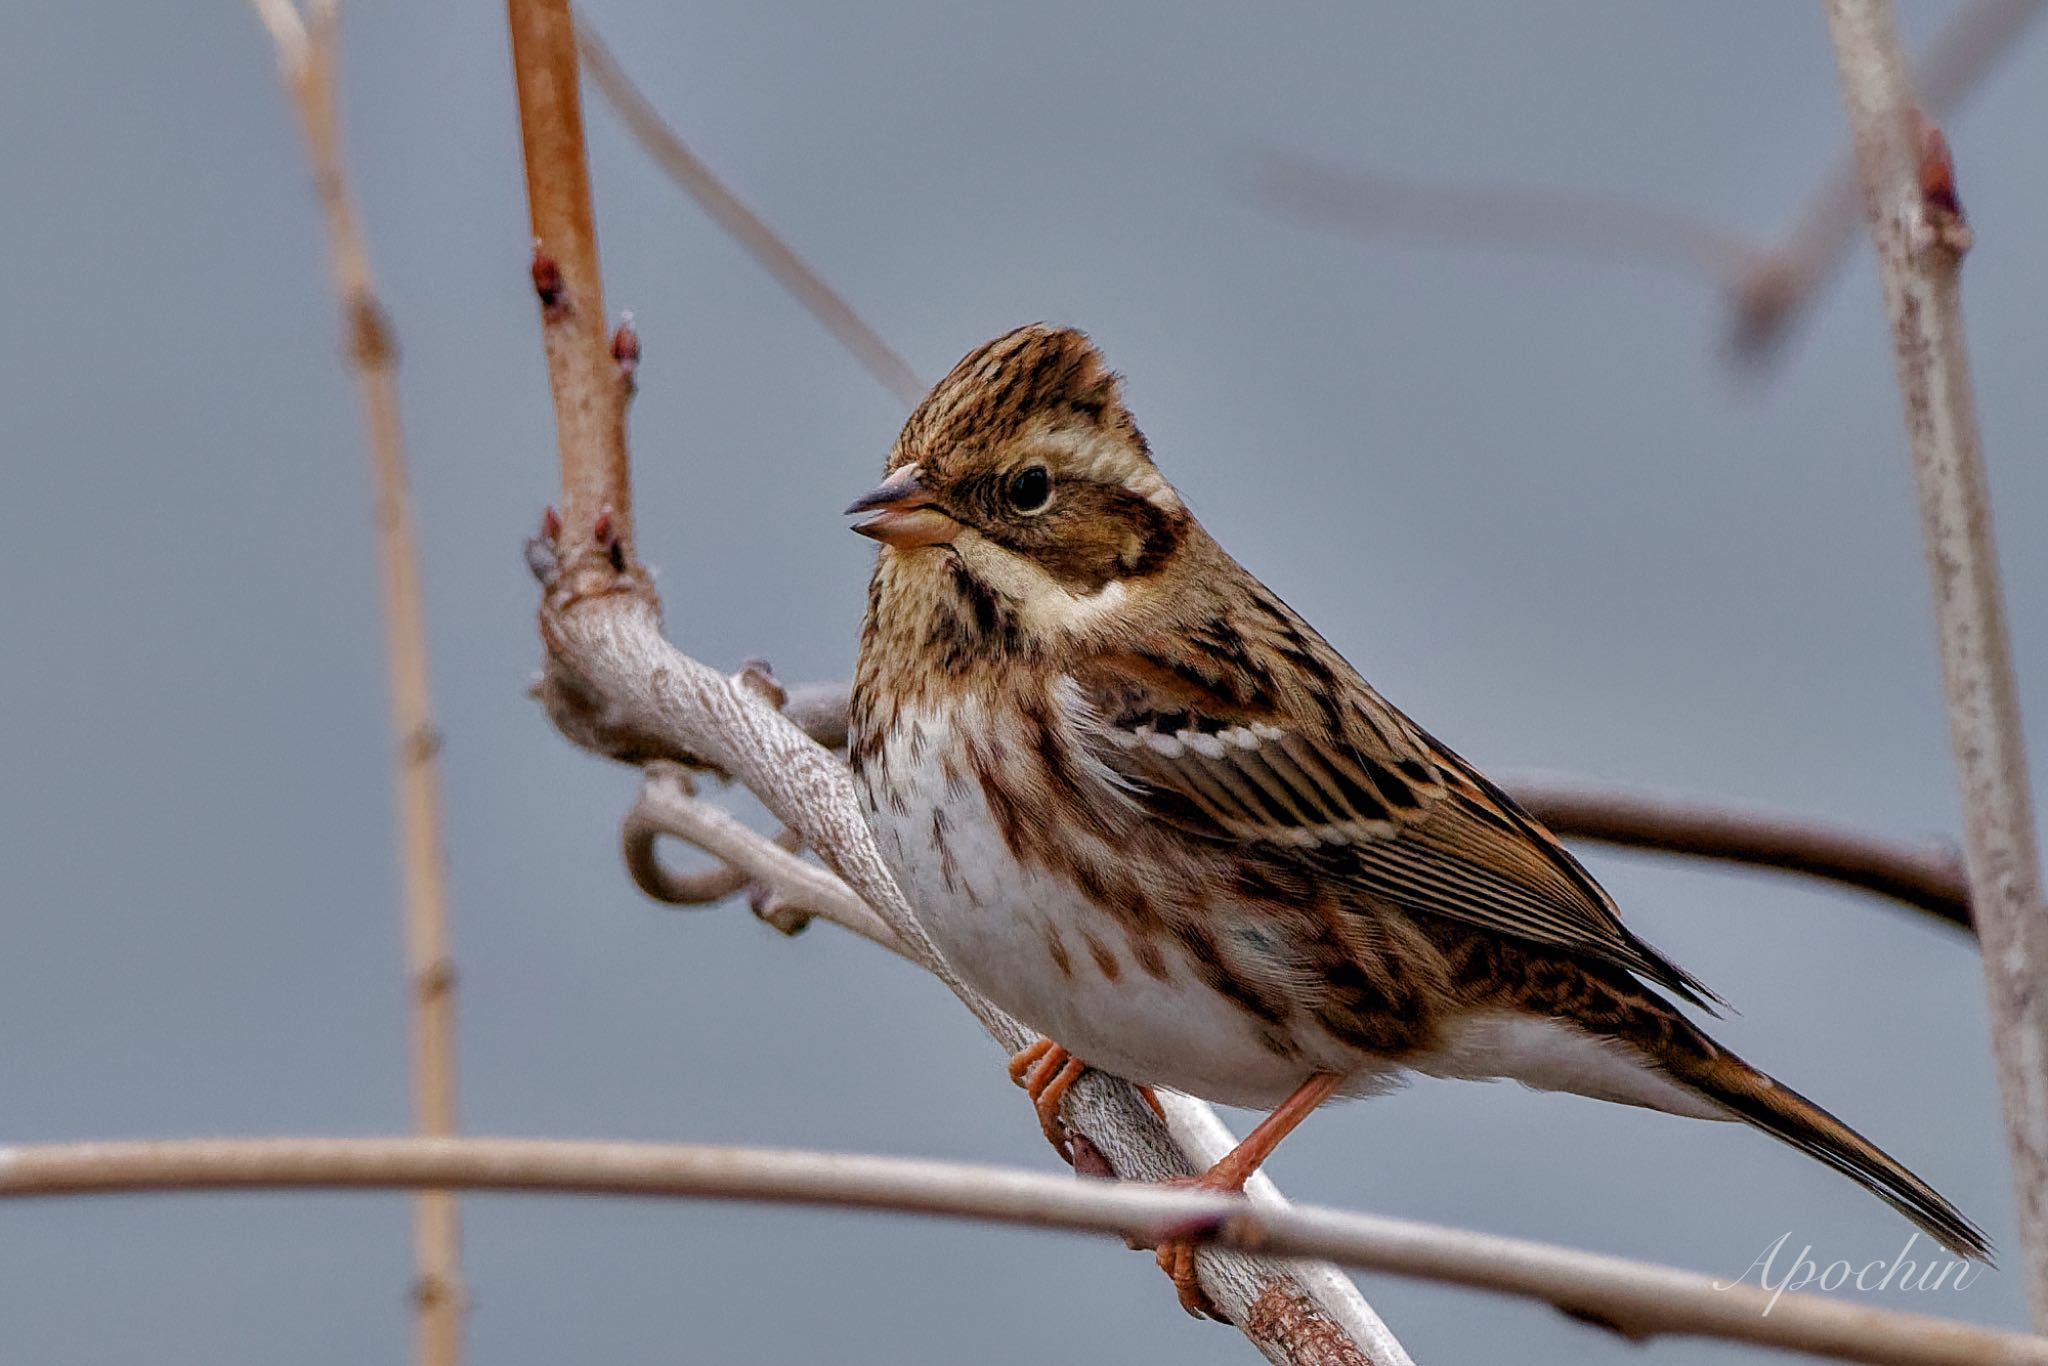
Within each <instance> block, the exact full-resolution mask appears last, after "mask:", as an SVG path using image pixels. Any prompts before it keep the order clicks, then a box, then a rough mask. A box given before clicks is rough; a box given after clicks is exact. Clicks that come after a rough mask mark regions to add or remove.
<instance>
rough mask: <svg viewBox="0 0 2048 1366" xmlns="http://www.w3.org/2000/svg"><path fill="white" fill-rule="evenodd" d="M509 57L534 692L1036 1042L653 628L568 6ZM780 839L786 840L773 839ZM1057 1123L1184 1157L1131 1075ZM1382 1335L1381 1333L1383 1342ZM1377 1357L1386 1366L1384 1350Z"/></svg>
mask: <svg viewBox="0 0 2048 1366" xmlns="http://www.w3.org/2000/svg"><path fill="white" fill-rule="evenodd" d="M508 8H509V13H510V22H511V29H512V37H513V42H512V51H513V64H514V66H515V68H516V71H517V82H516V84H517V88H518V94H519V106H520V124H521V129H522V132H523V138H524V146H525V152H526V173H527V182H528V199H529V204H530V207H531V210H532V215H533V231H534V237H535V239H536V243H537V245H536V249H535V261H534V282H535V287H536V290H537V292H538V294H539V296H540V301H541V318H542V333H543V336H544V338H545V340H546V349H547V358H548V371H549V377H550V382H551V388H552V390H553V394H554V399H555V411H556V428H557V435H558V438H559V444H560V447H561V457H562V485H563V511H562V515H561V516H560V517H559V518H554V517H552V516H551V517H550V519H549V520H548V522H547V523H545V524H544V526H543V535H542V537H541V539H540V541H539V542H537V543H535V544H534V545H533V546H532V547H530V548H529V561H530V562H531V563H532V564H533V565H534V567H535V569H536V572H537V573H539V574H540V575H541V577H542V579H543V584H544V592H543V601H542V606H541V612H540V629H541V637H542V640H543V643H544V645H545V647H546V664H545V669H544V672H543V675H542V679H541V681H540V683H539V684H538V685H537V687H536V690H535V691H536V695H537V696H538V697H539V698H540V700H541V702H542V704H543V706H544V707H545V708H546V709H547V712H548V715H549V717H550V718H551V719H552V720H553V721H554V722H555V724H556V725H557V727H558V728H559V729H561V730H562V732H563V734H564V735H566V736H567V737H569V738H570V739H571V740H572V741H573V742H575V743H577V744H580V745H583V746H584V747H586V748H591V749H594V750H596V751H597V752H599V753H603V754H606V755H608V756H610V757H614V758H624V759H627V760H629V761H633V762H645V761H647V760H649V759H656V758H664V759H671V760H688V761H692V762H694V763H698V764H702V765H707V766H709V767H712V768H714V769H716V770H718V771H720V772H722V773H726V774H729V775H730V776H731V777H733V778H734V779H735V780H737V781H739V782H741V783H743V784H745V785H746V786H747V787H749V788H750V789H752V790H753V791H754V793H755V794H756V795H757V796H759V797H760V798H761V800H762V802H763V803H764V804H765V805H766V806H767V807H768V809H769V810H770V811H771V812H772V813H773V814H774V815H775V816H776V817H777V818H778V819H780V820H781V821H782V822H783V823H784V824H785V825H787V826H788V827H789V828H790V829H791V830H793V831H795V832H796V833H797V835H798V836H799V837H800V838H801V840H802V842H803V843H804V844H805V845H807V846H808V847H810V848H812V849H815V850H817V851H818V852H819V853H820V855H821V856H822V857H823V858H824V859H825V861H826V863H827V864H828V866H830V867H831V868H832V870H833V871H834V872H836V873H837V874H838V875H839V876H840V878H841V879H842V880H844V881H845V882H846V883H847V884H848V885H849V886H850V887H851V889H852V890H853V892H854V893H855V895H856V896H857V897H858V898H859V899H860V900H861V901H862V902H864V903H865V904H866V905H867V906H868V907H870V908H872V909H873V911H874V912H875V913H876V914H878V915H879V916H880V918H881V920H882V921H883V922H884V923H885V924H886V925H887V927H888V929H889V930H890V931H891V932H892V933H893V935H894V936H895V937H896V938H897V939H898V940H900V941H901V942H902V944H903V945H904V946H905V949H906V951H907V953H908V954H909V956H911V957H912V958H913V960H914V961H916V962H918V963H919V964H921V965H922V966H924V967H926V968H928V969H929V970H931V971H932V972H934V973H935V974H936V975H938V976H939V978H940V979H941V980H942V981H944V982H945V983H946V984H947V985H948V986H949V987H950V988H952V989H953V990H954V991H955V993H956V994H958V995H959V996H960V998H961V999H962V1001H963V1002H965V1003H966V1004H967V1006H968V1007H969V1009H971V1010H973V1011H974V1012H975V1014H976V1016H977V1017H978V1018H979V1019H981V1021H982V1023H983V1025H984V1026H985V1027H986V1028H987V1029H988V1030H989V1032H990V1033H991V1034H993V1035H994V1036H995V1037H996V1039H997V1040H998V1041H999V1042H1000V1043H1001V1044H1003V1046H1004V1047H1005V1048H1006V1049H1008V1050H1010V1051H1012V1052H1015V1051H1016V1050H1018V1049H1020V1048H1022V1047H1024V1046H1025V1045H1026V1044H1028V1043H1030V1042H1032V1041H1033V1038H1034V1036H1033V1035H1032V1034H1030V1033H1029V1032H1028V1031H1026V1030H1025V1029H1024V1028H1023V1027H1022V1026H1021V1025H1019V1024H1018V1023H1017V1022H1016V1021H1015V1020H1012V1019H1010V1018H1009V1017H1008V1016H1006V1015H1004V1014H1002V1013H1001V1012H1000V1011H997V1010H996V1009H995V1008H994V1007H993V1006H991V1005H990V1004H989V1003H988V1002H987V1001H985V1000H982V999H981V998H980V997H979V996H977V995H976V994H975V993H973V992H972V991H970V990H968V989H967V988H965V987H964V986H963V985H962V984H961V983H959V982H958V981H957V980H956V979H955V978H954V977H953V976H952V974H951V973H950V971H948V970H947V968H946V967H945V964H944V963H943V961H942V960H941V959H940V957H939V955H938V954H937V953H936V952H935V951H934V950H933V948H932V945H931V943H930V941H929V939H928V938H927V937H926V936H925V934H924V931H923V929H922V927H921V926H920V925H919V924H918V922H917V919H916V917H915V915H914V914H913V913H912V911H911V909H910V907H909V905H908V904H907V903H906V902H905V901H904V899H903V896H902V893H901V892H900V891H899V890H898V889H897V887H896V885H895V883H894V881H893V880H891V878H890V877H889V874H888V871H887V869H886V867H885V866H884V864H883V863H882V859H881V855H880V853H879V851H878V850H877V849H876V848H875V845H874V840H873V837H872V836H871V835H870V834H869V833H868V829H867V825H866V822H865V821H864V820H863V819H862V817H861V814H860V809H859V807H858V805H857V804H856V802H855V800H854V794H853V784H852V779H851V777H850V775H849V774H848V772H847V770H846V766H845V764H844V763H842V762H841V761H840V760H839V759H837V758H835V757H834V756H833V755H832V754H831V753H830V752H828V751H827V750H825V749H823V748H820V747H819V745H818V744H817V743H815V742H814V741H813V740H811V739H810V737H808V736H807V735H805V734H804V733H803V732H802V731H801V730H799V729H797V728H796V726H794V725H793V724H791V723H790V722H789V721H788V720H786V719H785V718H784V717H783V716H782V715H781V714H780V713H779V712H778V711H777V710H776V708H775V705H774V704H773V702H772V701H771V700H770V699H769V698H767V697H764V696H763V695H762V690H761V689H759V688H757V687H754V686H750V685H747V684H744V683H737V682H734V681H733V680H730V679H727V678H725V677H723V676H721V675H719V674H717V673H714V672H713V671H711V670H710V669H707V668H706V667H705V666H703V665H702V664H700V663H698V662H697V661H696V660H694V659H691V658H689V657H688V656H686V655H684V654H682V653H681V652H679V651H677V650H676V649H675V648H674V647H673V646H671V645H669V643H668V642H667V641H666V640H665V639H663V638H662V635H661V631H660V620H659V607H658V603H657V601H656V599H655V595H654V592H653V587H652V584H651V582H650V581H649V580H648V578H647V576H646V575H645V574H644V573H641V572H640V571H639V569H638V567H637V564H636V562H635V560H634V557H633V553H632V545H631V523H630V520H629V519H628V518H627V517H626V516H625V515H624V510H625V508H626V507H627V487H626V481H627V460H626V445H625V422H624V413H625V407H626V402H627V399H628V397H629V395H630V392H631V383H630V370H629V367H628V366H627V364H626V363H625V361H624V356H625V354H626V353H627V352H629V351H630V353H631V354H632V355H633V356H636V357H637V354H638V348H637V343H634V344H633V345H632V346H630V347H626V346H622V345H621V344H620V343H619V341H618V340H616V339H615V342H614V345H613V346H612V347H611V348H610V350H611V352H612V354H611V355H610V356H607V354H606V348H605V346H604V337H603V327H602V324H601V321H596V320H598V319H600V318H601V305H600V304H599V302H598V300H599V297H600V296H599V294H598V265H597V251H596V237H595V231H594V228H593V226H592V215H591V210H590V204H589V187H588V173H587V171H586V169H585V166H584V158H583V134H582V124H581V111H580V108H579V106H578V103H577V99H576V52H575V47H574V42H573V30H572V27H571V23H570V16H569V9H568V6H567V3H566V0H509V4H508ZM778 852H781V851H779V850H778ZM1065 1114H1066V1117H1067V1122H1068V1123H1069V1124H1070V1125H1071V1126H1072V1127H1073V1128H1074V1130H1075V1131H1076V1132H1078V1133H1080V1134H1082V1135H1085V1136H1086V1137H1087V1138H1088V1139H1090V1140H1091V1141H1092V1144H1093V1146H1094V1147H1095V1148H1096V1149H1098V1150H1099V1151H1100V1152H1101V1154H1102V1155H1103V1156H1104V1158H1105V1159H1106V1160H1107V1162H1108V1163H1109V1165H1110V1167H1111V1169H1112V1170H1113V1171H1114V1172H1115V1173H1116V1174H1117V1175H1119V1176H1123V1177H1126V1178H1129V1179H1132V1180H1138V1181H1156V1180H1161V1179H1164V1178H1167V1177H1171V1176H1181V1175H1186V1174H1189V1173H1190V1172H1191V1171H1192V1170H1193V1168H1192V1165H1191V1164H1190V1163H1189V1162H1188V1160H1187V1158H1186V1157H1185V1156H1184V1155H1183V1154H1182V1153H1181V1152H1180V1151H1179V1150H1178V1149H1177V1148H1176V1147H1175V1146H1174V1145H1173V1143H1172V1141H1171V1139H1170V1137H1169V1135H1168V1134H1167V1133H1166V1131H1165V1129H1164V1126H1163V1125H1162V1123H1161V1122H1160V1120H1159V1119H1158V1118H1157V1117H1156V1116H1154V1115H1153V1113H1152V1112H1151V1110H1150V1109H1149V1108H1147V1107H1146V1105H1145V1104H1144V1102H1143V1101H1142V1100H1141V1099H1140V1098H1139V1097H1138V1095H1137V1093H1136V1092H1135V1091H1134V1090H1133V1089H1132V1088H1131V1087H1130V1086H1128V1085H1127V1084H1125V1083H1123V1082H1120V1081H1115V1080H1113V1079H1111V1078H1108V1077H1105V1076H1102V1075H1100V1074H1091V1075H1089V1076H1086V1077H1084V1078H1083V1079H1082V1080H1081V1081H1080V1082H1079V1083H1078V1084H1076V1085H1075V1086H1074V1087H1073V1088H1072V1089H1071V1090H1070V1091H1069V1092H1068V1093H1067V1100H1066V1107H1065ZM1200 1263H1201V1267H1200V1269H1201V1277H1202V1283H1203V1287H1204V1289H1205V1290H1207V1291H1208V1293H1209V1295H1210V1297H1211V1299H1212V1300H1213V1301H1214V1302H1215V1303H1216V1304H1217V1305H1218V1306H1219V1307H1221V1308H1222V1310H1223V1311H1224V1312H1225V1313H1226V1314H1227V1315H1228V1316H1229V1317H1230V1318H1231V1320H1232V1321H1233V1322H1234V1323H1236V1324H1237V1325H1238V1327H1239V1329H1240V1331H1242V1332H1244V1333H1245V1334H1246V1336H1247V1337H1248V1338H1249V1339H1250V1340H1251V1341H1252V1342H1253V1343H1254V1344H1255V1345H1257V1346H1258V1348H1259V1349H1260V1351H1262V1352H1264V1353H1265V1354H1266V1355H1267V1357H1268V1358H1269V1359H1270V1360H1272V1361H1275V1362H1280V1363H1296V1364H1297V1366H1308V1364H1310V1363H1330V1366H1337V1364H1338V1363H1342V1364H1343V1366H1357V1364H1358V1363H1360V1362H1364V1361H1366V1360H1368V1358H1367V1357H1366V1356H1365V1354H1364V1353H1363V1351H1362V1350H1361V1349H1360V1347H1359V1345H1358V1344H1359V1343H1360V1342H1361V1341H1364V1340H1369V1339H1370V1338H1372V1337H1373V1336H1374V1335H1378V1336H1381V1337H1384V1336H1385V1335H1386V1330H1385V1328H1384V1326H1383V1325H1380V1324H1379V1323H1378V1320H1377V1318H1376V1316H1374V1315H1373V1314H1372V1312H1371V1310H1370V1308H1369V1307H1368V1306H1367V1305H1366V1304H1365V1301H1364V1300H1363V1299H1362V1298H1361V1297H1360V1296H1359V1295H1358V1293H1357V1291H1356V1289H1355V1288H1353V1287H1351V1286H1350V1285H1349V1283H1348V1282H1344V1283H1343V1284H1342V1285H1341V1288H1340V1286H1339V1285H1338V1284H1337V1283H1336V1282H1332V1281H1328V1280H1327V1279H1326V1280H1324V1281H1323V1282H1322V1283H1320V1284H1319V1285H1318V1288H1317V1289H1318V1293H1315V1294H1311V1292H1310V1290H1309V1289H1308V1288H1307V1286H1306V1284H1305V1283H1304V1282H1303V1281H1302V1280H1301V1279H1300V1278H1298V1277H1297V1276H1296V1275H1295V1274H1294V1273H1293V1272H1292V1271H1291V1270H1290V1269H1289V1268H1286V1267H1284V1266H1281V1265H1279V1264H1276V1263H1273V1262H1270V1261H1266V1260H1263V1259H1260V1258H1255V1257H1248V1256H1246V1255H1244V1254H1241V1253H1235V1252H1227V1251H1213V1252H1205V1253H1204V1255H1203V1256H1202V1258H1201V1259H1200ZM1389 1340H1390V1339H1389ZM1381 1361H1382V1366H1399V1363H1397V1362H1390V1361H1388V1360H1387V1358H1385V1357H1382V1358H1381Z"/></svg>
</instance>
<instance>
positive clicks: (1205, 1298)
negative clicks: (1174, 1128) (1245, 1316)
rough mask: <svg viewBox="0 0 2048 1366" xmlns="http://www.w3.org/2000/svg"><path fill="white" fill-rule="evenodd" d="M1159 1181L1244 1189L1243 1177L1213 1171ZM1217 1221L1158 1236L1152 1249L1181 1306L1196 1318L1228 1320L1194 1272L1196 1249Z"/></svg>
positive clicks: (1194, 1187)
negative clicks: (1220, 1174)
mask: <svg viewBox="0 0 2048 1366" xmlns="http://www.w3.org/2000/svg"><path fill="white" fill-rule="evenodd" d="M1160 1184H1162V1185H1165V1186H1169V1187H1172V1188H1173V1189H1175V1190H1199V1191H1218V1192H1223V1193H1226V1194H1230V1195H1236V1194H1239V1193H1241V1192H1242V1191H1243V1190H1244V1178H1243V1177H1232V1176H1230V1175H1227V1174H1226V1175H1222V1176H1219V1175H1218V1174H1217V1173H1216V1172H1215V1171H1214V1170H1211V1171H1208V1172H1204V1173H1203V1174H1202V1175H1200V1176H1180V1177H1175V1178H1174V1179H1173V1180H1170V1181H1165V1182H1161V1183H1160ZM1218 1223H1219V1221H1217V1220H1213V1219H1205V1220H1200V1221H1197V1222H1196V1223H1195V1224H1194V1225H1192V1226H1190V1227H1187V1228H1185V1229H1183V1230H1177V1231H1174V1232H1171V1233H1169V1234H1168V1235H1167V1236H1166V1237H1164V1238H1161V1239H1160V1240H1159V1242H1158V1244H1157V1245H1156V1246H1155V1248H1154V1252H1153V1256H1154V1257H1155V1258H1156V1259H1157V1260H1158V1262H1159V1269H1160V1270H1161V1271H1164V1272H1165V1273H1166V1276H1167V1279H1168V1280H1170V1281H1172V1282H1173V1289H1174V1293H1175V1294H1177V1295H1178V1296H1180V1307H1181V1308H1183V1309H1185V1310H1187V1311H1188V1313H1189V1314H1190V1315H1192V1316H1193V1317H1195V1318H1198V1319H1214V1320H1216V1321H1217V1322H1218V1323H1228V1322H1230V1320H1229V1319H1228V1318H1226V1317H1224V1314H1223V1311H1222V1310H1220V1309H1218V1308H1217V1307H1216V1301H1214V1300H1212V1299H1210V1298H1209V1292H1208V1291H1206V1290H1204V1289H1202V1282H1201V1280H1200V1278H1199V1277H1198V1276H1197V1275H1196V1272H1195V1252H1196V1250H1197V1249H1199V1248H1200V1247H1201V1245H1202V1244H1203V1243H1204V1242H1206V1241H1207V1240H1208V1239H1209V1238H1210V1237H1213V1236H1214V1235H1215V1232H1216V1229H1217V1226H1218Z"/></svg>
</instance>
